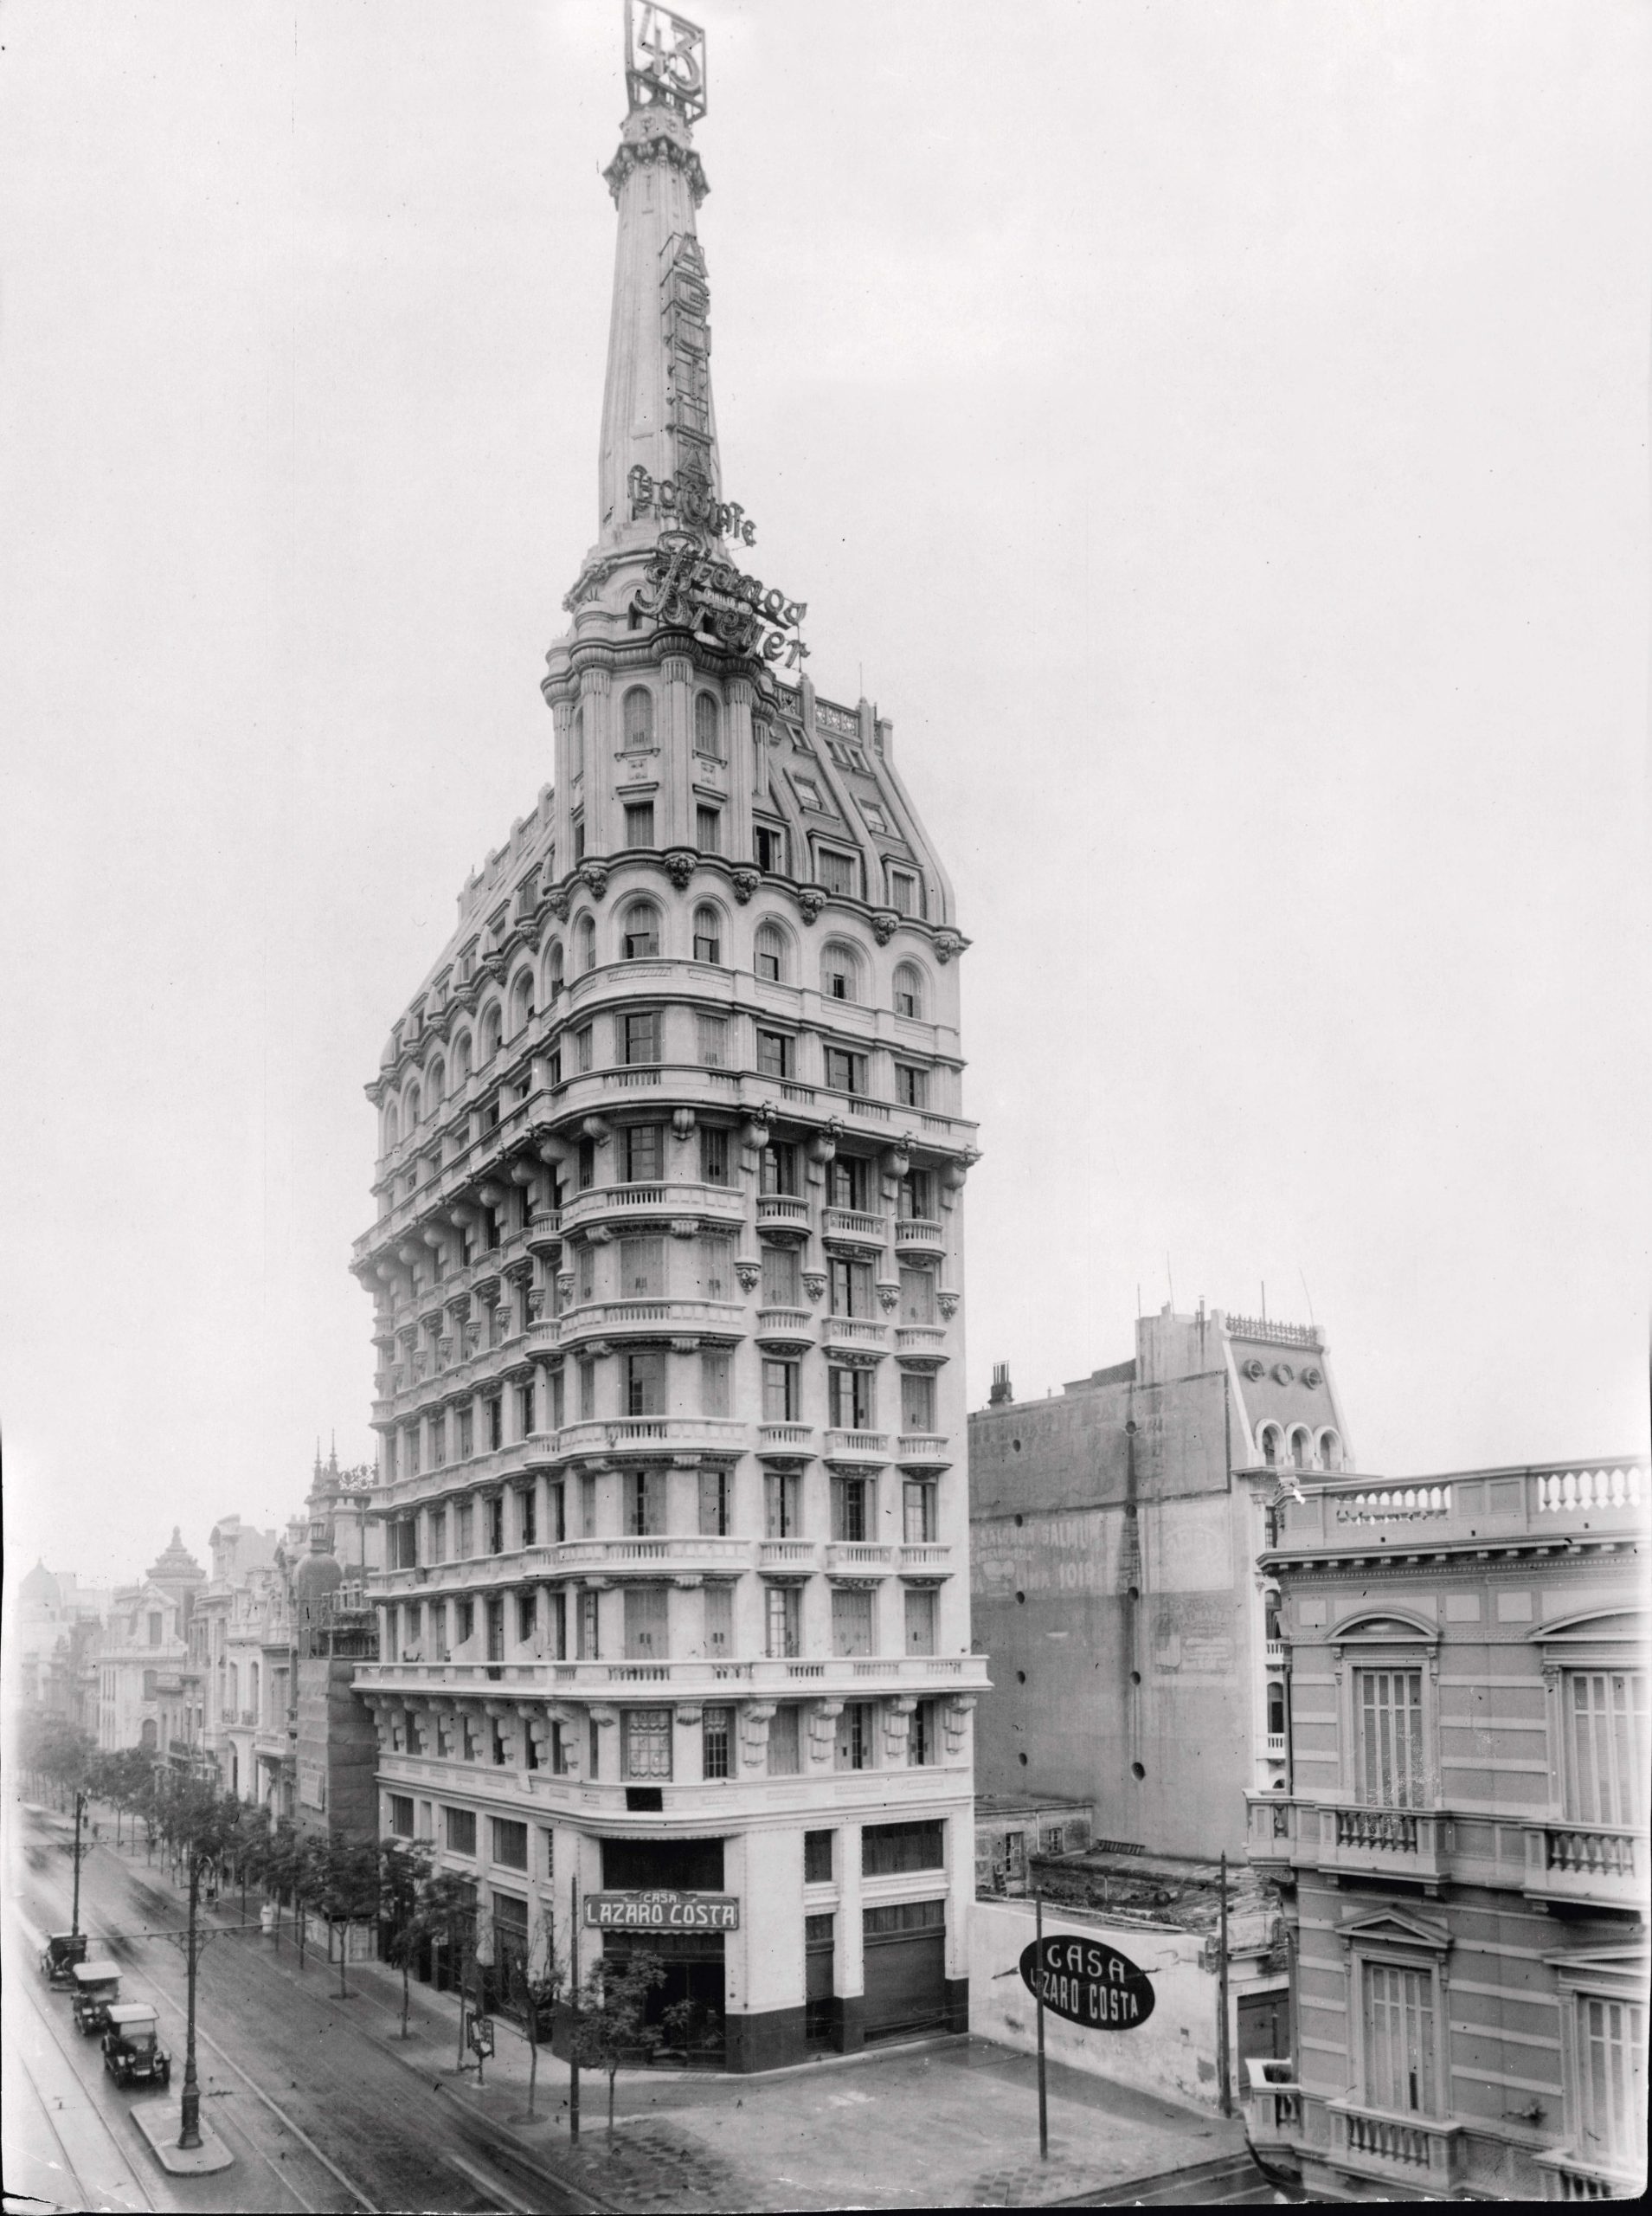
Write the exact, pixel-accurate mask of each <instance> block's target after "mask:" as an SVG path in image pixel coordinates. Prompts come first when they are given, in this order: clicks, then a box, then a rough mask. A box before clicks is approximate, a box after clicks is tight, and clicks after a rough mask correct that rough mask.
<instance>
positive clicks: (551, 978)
mask: <svg viewBox="0 0 1652 2216" xmlns="http://www.w3.org/2000/svg"><path fill="white" fill-rule="evenodd" d="M561 991H562V941H561V939H559V938H554V939H552V941H551V943H550V953H549V954H548V955H547V956H546V957H545V999H546V1001H547V1002H551V1001H554V1000H555V999H556V995H558V994H559V993H560V992H561Z"/></svg>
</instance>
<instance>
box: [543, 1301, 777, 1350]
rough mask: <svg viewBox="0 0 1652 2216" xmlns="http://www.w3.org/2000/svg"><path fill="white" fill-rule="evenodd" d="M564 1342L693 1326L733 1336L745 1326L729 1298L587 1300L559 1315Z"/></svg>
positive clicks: (739, 1309)
mask: <svg viewBox="0 0 1652 2216" xmlns="http://www.w3.org/2000/svg"><path fill="white" fill-rule="evenodd" d="M561 1320H562V1343H563V1345H564V1346H569V1347H572V1346H575V1345H576V1344H577V1343H579V1341H581V1340H582V1339H587V1338H607V1337H609V1336H610V1335H618V1336H620V1337H633V1336H637V1335H639V1334H642V1335H650V1336H653V1337H659V1335H660V1334H661V1333H662V1332H670V1331H673V1330H686V1329H690V1328H694V1327H697V1328H698V1329H699V1330H714V1331H718V1332H721V1333H722V1334H723V1335H724V1336H725V1337H730V1338H736V1337H739V1336H740V1334H741V1333H742V1331H743V1330H744V1328H745V1312H744V1311H743V1310H742V1307H741V1306H740V1304H739V1303H738V1302H737V1301H730V1300H667V1299H664V1298H659V1299H635V1300H588V1301H587V1302H585V1304H583V1306H582V1307H579V1308H573V1309H570V1310H569V1311H568V1312H567V1314H566V1315H564V1316H563V1317H562V1319H561Z"/></svg>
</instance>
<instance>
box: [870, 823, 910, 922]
mask: <svg viewBox="0 0 1652 2216" xmlns="http://www.w3.org/2000/svg"><path fill="white" fill-rule="evenodd" d="M873 828H874V829H877V830H881V829H882V828H883V826H882V825H881V824H877V825H874V826H873ZM889 905H890V907H891V908H893V909H894V911H895V912H896V914H897V916H917V915H921V914H922V901H921V899H919V896H918V880H917V879H916V877H915V876H914V875H913V873H912V872H911V871H910V869H892V870H890V873H889Z"/></svg>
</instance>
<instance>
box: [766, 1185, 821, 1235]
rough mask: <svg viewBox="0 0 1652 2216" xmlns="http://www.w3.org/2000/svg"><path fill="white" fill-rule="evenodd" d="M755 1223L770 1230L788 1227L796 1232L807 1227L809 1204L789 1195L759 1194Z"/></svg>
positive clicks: (805, 1229)
mask: <svg viewBox="0 0 1652 2216" xmlns="http://www.w3.org/2000/svg"><path fill="white" fill-rule="evenodd" d="M757 1221H758V1222H759V1223H763V1224H768V1226H769V1227H771V1228H785V1227H791V1228H792V1229H794V1230H796V1231H807V1229H808V1227H809V1204H808V1202H807V1201H801V1200H798V1199H796V1198H795V1197H794V1195H791V1194H790V1193H760V1194H759V1195H757Z"/></svg>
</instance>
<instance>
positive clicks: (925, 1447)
mask: <svg viewBox="0 0 1652 2216" xmlns="http://www.w3.org/2000/svg"><path fill="white" fill-rule="evenodd" d="M895 1452H896V1455H897V1459H899V1460H901V1461H903V1462H944V1461H945V1460H946V1459H947V1441H946V1437H945V1434H944V1433H941V1432H938V1431H903V1432H902V1433H901V1434H900V1436H899V1437H898V1438H897V1440H896V1442H895Z"/></svg>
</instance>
